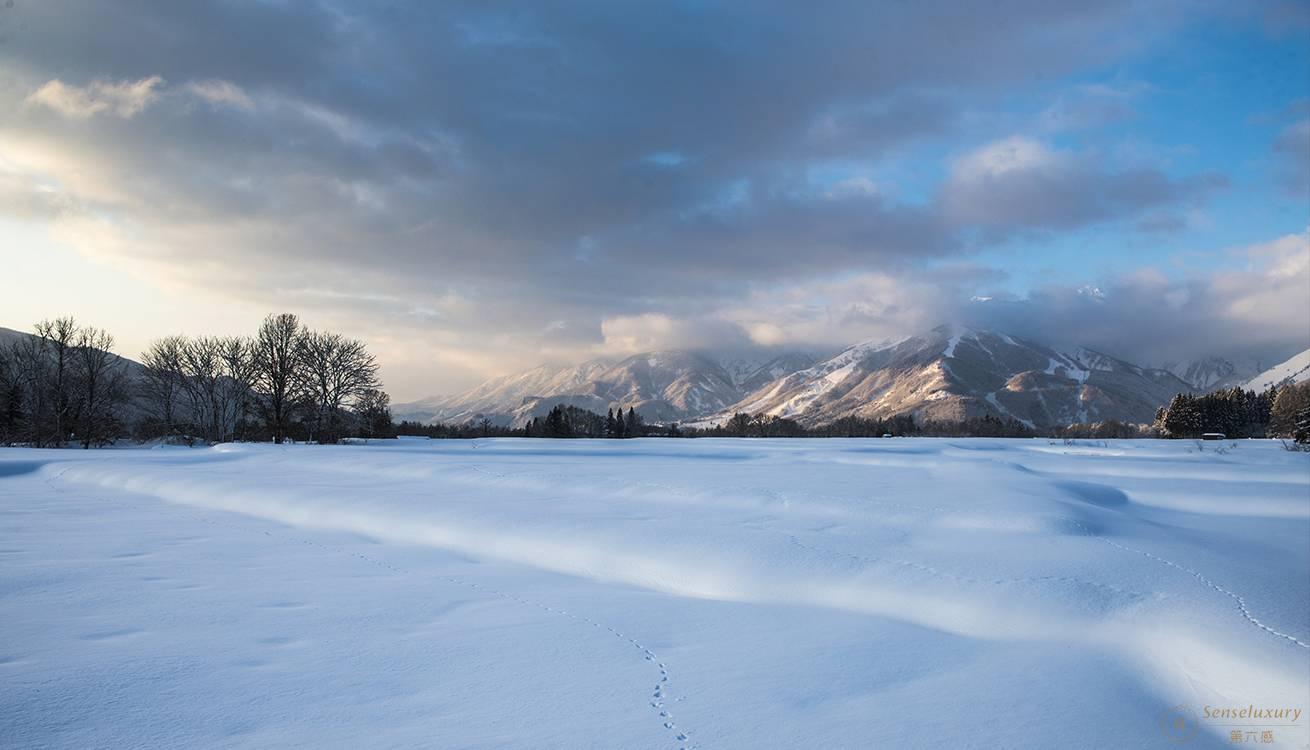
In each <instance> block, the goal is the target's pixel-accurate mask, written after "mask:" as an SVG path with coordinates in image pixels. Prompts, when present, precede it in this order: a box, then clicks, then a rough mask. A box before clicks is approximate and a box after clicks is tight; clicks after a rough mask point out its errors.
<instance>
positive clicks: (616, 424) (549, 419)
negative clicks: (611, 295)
mask: <svg viewBox="0 0 1310 750" xmlns="http://www.w3.org/2000/svg"><path fill="white" fill-rule="evenodd" d="M396 432H397V434H399V435H406V436H409V435H412V436H421V437H430V438H477V437H542V438H612V439H623V438H634V437H669V438H699V437H761V438H777V437H796V438H818V437H893V436H895V437H903V436H921V437H1034V436H1036V434H1037V433H1036V432H1034V431H1033V430H1032V429H1031V428H1029V427H1028V426H1027V425H1025V424H1023V423H1022V422H1019V421H1017V420H1014V419H1001V418H999V417H994V416H991V415H985V416H982V417H973V418H969V419H964V420H960V421H936V420H928V421H924V422H918V421H917V420H916V419H915V418H914V417H913V416H912V415H909V414H903V415H899V416H894V417H889V418H886V419H869V418H865V417H842V418H840V419H836V420H834V421H832V422H827V423H825V424H822V425H818V426H815V427H806V426H804V425H802V424H801V423H800V422H797V421H796V420H794V419H790V418H787V417H781V416H777V415H765V414H754V415H752V414H747V413H745V412H738V413H737V414H734V415H733V416H732V417H731V418H730V419H728V420H727V421H726V422H724V423H723V424H720V425H717V426H710V427H693V426H680V425H678V424H677V423H676V422H675V423H672V424H668V425H648V424H646V423H645V422H644V421H643V420H642V418H641V415H640V414H638V413H637V412H636V409H634V408H633V407H631V406H629V407H628V408H627V411H626V413H625V412H624V410H623V409H622V408H620V409H618V410H615V409H610V410H609V412H608V413H607V414H605V415H603V416H602V415H600V414H597V413H595V412H592V411H590V410H587V409H583V408H580V407H577V406H572V405H570V404H557V405H556V406H554V407H552V408H551V410H550V411H549V412H548V413H547V414H546V415H545V416H544V417H533V418H532V419H531V420H529V421H528V422H527V423H526V424H524V425H523V426H522V427H510V426H505V425H497V424H494V423H492V421H491V420H490V419H487V418H485V417H484V418H482V419H479V420H475V421H470V422H466V423H464V424H460V425H455V424H425V423H421V422H411V421H406V422H401V423H400V424H399V425H398V426H397V428H396Z"/></svg>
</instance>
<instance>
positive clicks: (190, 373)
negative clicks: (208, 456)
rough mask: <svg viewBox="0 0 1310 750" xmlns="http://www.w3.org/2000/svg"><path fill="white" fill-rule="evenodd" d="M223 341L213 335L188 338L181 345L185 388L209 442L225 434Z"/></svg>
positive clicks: (200, 426)
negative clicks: (221, 354) (184, 343)
mask: <svg viewBox="0 0 1310 750" xmlns="http://www.w3.org/2000/svg"><path fill="white" fill-rule="evenodd" d="M220 352H221V342H220V340H219V339H218V338H216V337H214V336H199V337H196V338H193V339H188V340H187V342H186V345H185V346H183V347H182V374H183V376H184V378H183V384H184V388H185V390H186V393H187V397H188V400H189V402H190V404H191V413H192V414H193V415H195V421H196V427H197V428H199V431H200V434H201V436H202V437H204V439H205V440H207V441H209V442H217V441H219V440H221V439H222V435H223V417H224V415H223V404H222V387H223V386H222V381H223V360H222V357H221V356H220Z"/></svg>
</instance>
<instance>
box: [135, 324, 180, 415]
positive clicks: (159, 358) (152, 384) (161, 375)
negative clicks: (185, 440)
mask: <svg viewBox="0 0 1310 750" xmlns="http://www.w3.org/2000/svg"><path fill="white" fill-rule="evenodd" d="M186 343H187V342H186V339H185V338H183V337H182V336H167V337H165V338H162V339H158V340H156V341H154V342H152V343H151V344H150V348H148V349H146V350H145V352H144V353H143V354H142V355H141V364H143V365H145V377H144V378H142V380H141V396H142V399H143V400H144V401H145V403H146V407H147V409H148V410H149V411H150V413H151V414H152V416H154V418H155V419H157V420H159V422H160V425H161V426H162V428H163V430H164V432H166V433H173V432H175V431H176V430H177V428H178V425H179V424H180V423H181V422H182V418H183V413H182V412H183V406H184V403H185V401H184V399H185V397H186V376H184V375H183V374H182V352H183V350H184V349H185V348H186Z"/></svg>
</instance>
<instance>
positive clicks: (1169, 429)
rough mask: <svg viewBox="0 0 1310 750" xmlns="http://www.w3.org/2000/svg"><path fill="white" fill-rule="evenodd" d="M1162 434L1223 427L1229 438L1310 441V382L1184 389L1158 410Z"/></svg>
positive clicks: (1194, 434)
mask: <svg viewBox="0 0 1310 750" xmlns="http://www.w3.org/2000/svg"><path fill="white" fill-rule="evenodd" d="M1153 427H1154V429H1155V430H1156V431H1157V432H1158V433H1159V434H1160V435H1161V436H1162V437H1170V438H1197V437H1201V436H1202V435H1204V434H1207V433H1222V434H1223V435H1224V436H1226V437H1229V438H1263V437H1276V438H1292V439H1294V440H1296V442H1298V443H1307V442H1310V382H1305V383H1296V384H1287V385H1283V386H1281V387H1273V388H1270V389H1268V390H1266V391H1264V392H1263V393H1256V392H1255V391H1250V390H1245V389H1243V388H1228V389H1224V390H1220V391H1215V392H1213V393H1207V394H1204V395H1195V394H1191V393H1180V394H1178V395H1177V396H1174V397H1173V399H1172V400H1171V401H1170V402H1169V404H1168V405H1167V406H1163V407H1161V408H1160V409H1159V410H1158V411H1156V414H1155V423H1154V425H1153Z"/></svg>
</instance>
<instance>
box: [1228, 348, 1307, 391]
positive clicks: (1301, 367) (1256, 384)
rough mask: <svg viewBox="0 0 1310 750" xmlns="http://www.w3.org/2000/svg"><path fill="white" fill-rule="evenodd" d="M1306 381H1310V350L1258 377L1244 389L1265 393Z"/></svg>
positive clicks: (1252, 379) (1247, 383)
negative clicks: (1289, 384) (1278, 386)
mask: <svg viewBox="0 0 1310 750" xmlns="http://www.w3.org/2000/svg"><path fill="white" fill-rule="evenodd" d="M1305 380H1310V349H1306V350H1305V351H1303V352H1301V353H1300V354H1298V355H1296V356H1294V357H1292V358H1291V359H1289V360H1287V361H1286V362H1283V363H1282V364H1278V365H1274V366H1273V367H1271V368H1269V369H1268V370H1265V371H1264V372H1262V373H1260V374H1259V375H1256V376H1255V377H1254V378H1251V379H1250V380H1248V381H1247V382H1246V385H1244V386H1243V387H1244V388H1247V389H1249V390H1253V391H1264V390H1268V389H1269V388H1271V387H1273V386H1276V385H1282V384H1284V383H1300V382H1302V381H1305Z"/></svg>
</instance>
